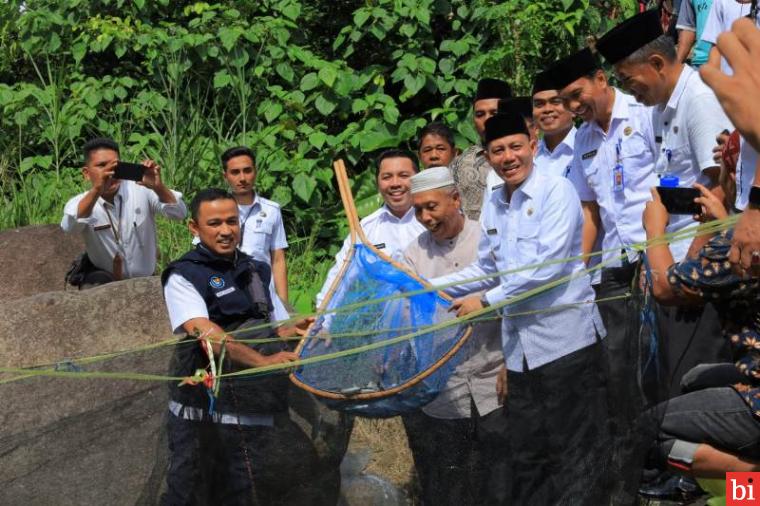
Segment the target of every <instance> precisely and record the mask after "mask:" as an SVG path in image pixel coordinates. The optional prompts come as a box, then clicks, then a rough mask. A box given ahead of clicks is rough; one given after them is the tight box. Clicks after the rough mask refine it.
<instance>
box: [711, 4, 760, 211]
mask: <svg viewBox="0 0 760 506" xmlns="http://www.w3.org/2000/svg"><path fill="white" fill-rule="evenodd" d="M751 10H752V3H751V2H750V1H749V0H714V1H713V4H712V7H711V8H710V14H709V15H708V16H707V22H706V24H705V31H704V32H703V33H702V40H703V41H705V42H708V43H709V44H711V45H712V46H713V47H712V49H711V50H710V54H711V57H715V58H717V57H720V68H721V70H722V71H723V73H724V74H725V75H728V76H730V75H732V74H733V69H732V68H731V65H730V64H729V63H728V61H727V60H726V58H724V57H723V56H722V55H721V54H720V53H718V50H717V49H716V48H715V45H716V44H717V42H718V36H719V35H720V34H721V33H724V32H728V31H730V30H731V25H732V24H733V23H734V22H735V21H736V20H738V19H742V18H745V17H748V16H749V15H750V14H751V12H750V11H751ZM753 21H754V23H755V26H757V27H760V16H757V14H755V19H754V20H753ZM713 53H714V56H713ZM759 158H760V157H759V156H758V151H757V149H755V148H753V147H752V145H751V144H750V143H748V142H747V141H746V139H745V138H744V137H743V136H742V139H741V151H740V153H739V164H738V165H737V166H736V204H735V206H736V208H737V209H738V210H740V211H743V210H744V209H746V208H747V204H748V203H749V194H750V191H752V185H753V184H754V183H753V181H754V179H755V167H756V166H757V163H758V160H759Z"/></svg>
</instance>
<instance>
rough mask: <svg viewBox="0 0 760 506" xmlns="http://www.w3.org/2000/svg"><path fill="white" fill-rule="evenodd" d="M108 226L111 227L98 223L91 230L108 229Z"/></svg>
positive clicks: (109, 226)
mask: <svg viewBox="0 0 760 506" xmlns="http://www.w3.org/2000/svg"><path fill="white" fill-rule="evenodd" d="M109 228H111V225H98V226H97V227H93V230H94V231H95V232H99V231H101V230H108V229H109Z"/></svg>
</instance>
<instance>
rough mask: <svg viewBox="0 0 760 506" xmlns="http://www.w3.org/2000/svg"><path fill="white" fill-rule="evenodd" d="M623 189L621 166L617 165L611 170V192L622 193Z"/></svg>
mask: <svg viewBox="0 0 760 506" xmlns="http://www.w3.org/2000/svg"><path fill="white" fill-rule="evenodd" d="M624 188H625V177H624V176H623V165H622V164H620V163H618V164H616V165H615V167H614V168H613V169H612V191H614V192H622V191H623V189H624Z"/></svg>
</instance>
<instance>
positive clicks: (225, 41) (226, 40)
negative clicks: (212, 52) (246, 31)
mask: <svg viewBox="0 0 760 506" xmlns="http://www.w3.org/2000/svg"><path fill="white" fill-rule="evenodd" d="M218 35H219V40H220V41H221V42H222V46H224V49H226V50H227V51H229V50H231V49H232V48H233V46H235V43H236V42H237V40H238V38H239V37H240V32H239V31H237V30H235V29H233V28H227V27H224V26H223V27H221V28H220V29H219V32H218Z"/></svg>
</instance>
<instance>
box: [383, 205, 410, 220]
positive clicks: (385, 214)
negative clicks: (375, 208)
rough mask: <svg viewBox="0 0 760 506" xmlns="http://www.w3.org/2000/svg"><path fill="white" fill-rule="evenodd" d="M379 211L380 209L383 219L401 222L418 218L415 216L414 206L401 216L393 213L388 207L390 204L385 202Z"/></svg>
mask: <svg viewBox="0 0 760 506" xmlns="http://www.w3.org/2000/svg"><path fill="white" fill-rule="evenodd" d="M379 211H380V217H381V218H382V219H383V220H387V221H396V222H400V223H406V222H408V221H411V220H415V219H416V218H415V216H414V206H412V207H410V208H409V210H408V211H407V212H406V213H405V214H404V216H402V217H401V218H399V217H398V216H396V215H395V214H393V213H392V212H391V210H390V209H389V208H388V206H387V205H385V204H383V205H382V206H381V207H380V209H379Z"/></svg>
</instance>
